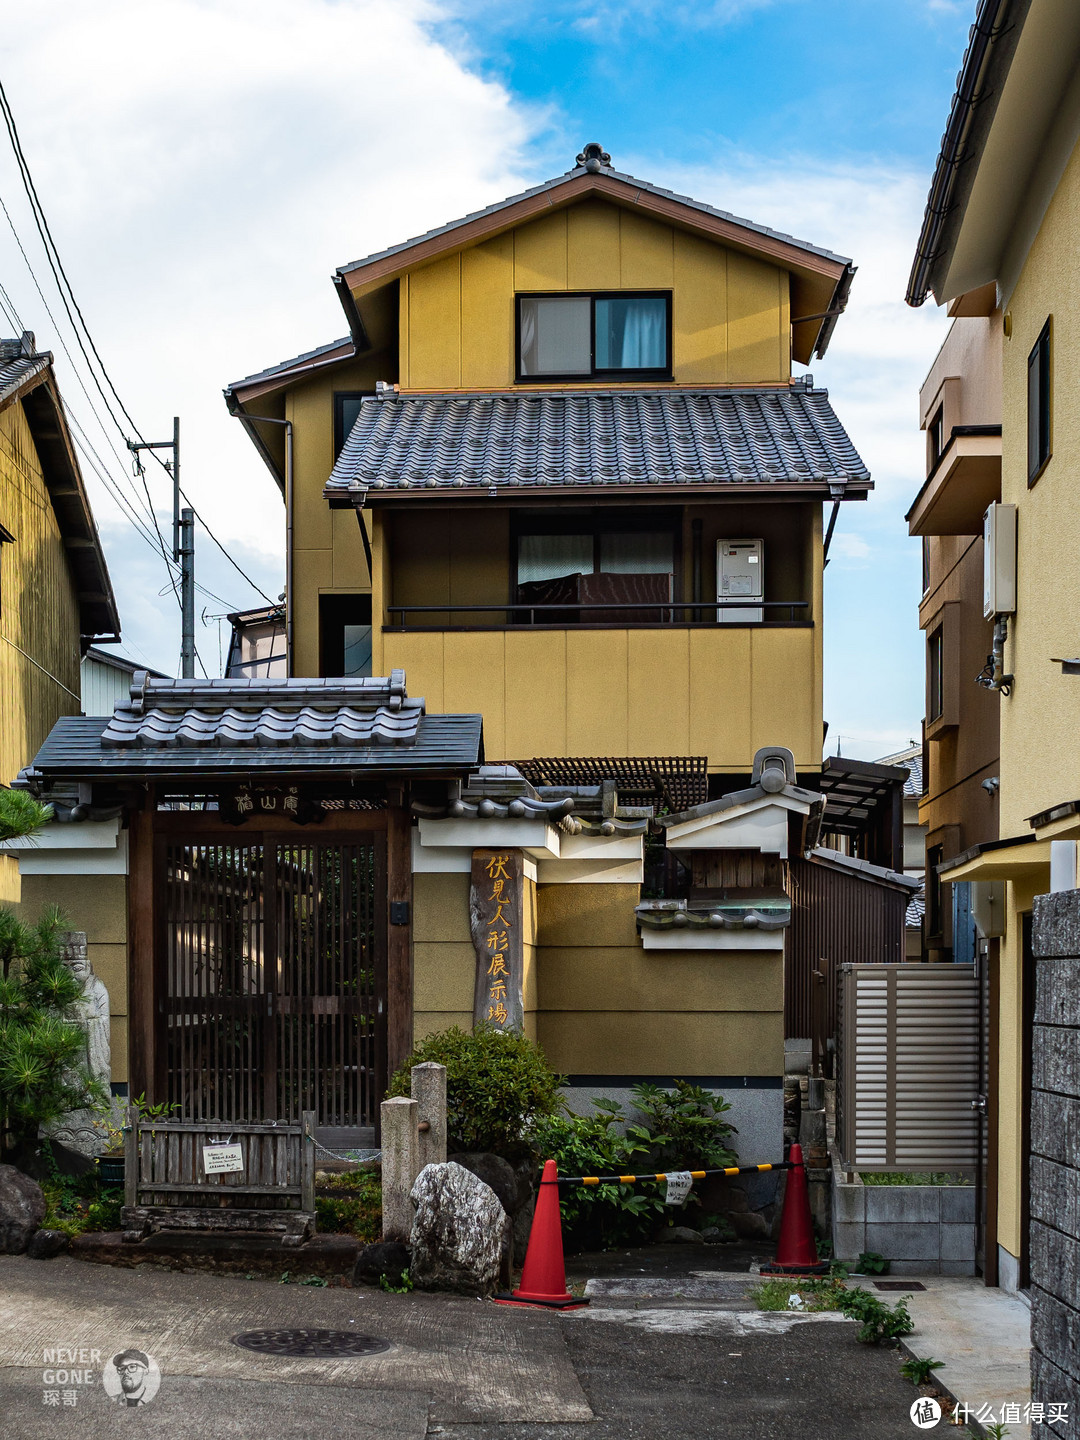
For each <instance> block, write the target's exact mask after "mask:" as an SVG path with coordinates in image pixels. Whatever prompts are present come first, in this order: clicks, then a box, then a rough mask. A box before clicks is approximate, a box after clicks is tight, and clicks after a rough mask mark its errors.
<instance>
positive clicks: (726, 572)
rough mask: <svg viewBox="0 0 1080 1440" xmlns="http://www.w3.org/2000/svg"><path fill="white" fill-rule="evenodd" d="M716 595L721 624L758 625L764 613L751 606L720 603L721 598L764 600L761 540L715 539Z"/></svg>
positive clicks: (763, 555)
mask: <svg viewBox="0 0 1080 1440" xmlns="http://www.w3.org/2000/svg"><path fill="white" fill-rule="evenodd" d="M716 598H717V600H718V601H720V602H721V608H720V609H719V610H718V611H717V613H716V618H717V620H718V621H719V623H720V624H721V625H760V623H761V621H762V620H763V619H764V618H765V612H764V611H763V610H760V609H755V608H754V607H753V606H751V605H724V604H723V603H722V602H723V601H725V600H741V601H748V600H764V599H765V547H764V544H763V542H762V541H761V540H718V541H717V542H716Z"/></svg>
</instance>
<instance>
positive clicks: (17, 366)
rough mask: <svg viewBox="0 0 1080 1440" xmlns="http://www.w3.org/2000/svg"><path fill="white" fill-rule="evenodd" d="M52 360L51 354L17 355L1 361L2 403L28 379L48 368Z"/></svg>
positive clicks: (0, 389) (0, 402)
mask: <svg viewBox="0 0 1080 1440" xmlns="http://www.w3.org/2000/svg"><path fill="white" fill-rule="evenodd" d="M51 361H52V356H51V355H49V354H41V355H16V356H15V357H14V358H13V359H10V360H4V361H0V405H2V404H3V403H4V401H5V400H6V399H7V398H8V396H9V395H11V394H12V393H13V392H14V391H16V390H17V389H18V388H19V386H20V385H22V384H23V383H24V382H25V381H26V380H29V379H30V378H31V377H32V376H34V375H40V374H41V373H42V371H45V370H47V369H48V368H49V364H50V362H51Z"/></svg>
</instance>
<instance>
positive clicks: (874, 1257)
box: [856, 1250, 892, 1275]
mask: <svg viewBox="0 0 1080 1440" xmlns="http://www.w3.org/2000/svg"><path fill="white" fill-rule="evenodd" d="M856 1265H857V1266H858V1269H859V1273H860V1274H861V1275H888V1273H889V1271H890V1270H891V1269H892V1261H891V1260H886V1259H885V1256H884V1255H879V1254H878V1252H877V1251H876V1250H864V1251H863V1252H862V1254H861V1255H860V1256H859V1258H858V1260H857V1261H856Z"/></svg>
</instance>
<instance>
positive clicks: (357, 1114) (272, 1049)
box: [157, 832, 386, 1128]
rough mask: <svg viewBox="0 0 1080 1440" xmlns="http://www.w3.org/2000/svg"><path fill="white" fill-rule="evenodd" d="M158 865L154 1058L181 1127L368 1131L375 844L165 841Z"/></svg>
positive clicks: (382, 963)
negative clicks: (302, 1125) (261, 1125)
mask: <svg viewBox="0 0 1080 1440" xmlns="http://www.w3.org/2000/svg"><path fill="white" fill-rule="evenodd" d="M157 859H158V876H159V883H158V894H159V895H160V896H161V897H162V902H163V903H162V905H161V907H160V910H159V916H160V919H159V926H160V929H159V932H158V966H157V971H158V1021H159V1026H160V1029H159V1037H160V1039H159V1053H160V1054H162V1057H163V1075H162V1080H163V1089H164V1098H165V1099H166V1100H167V1101H168V1102H169V1103H170V1104H174V1105H177V1106H178V1107H179V1109H178V1111H177V1112H176V1113H177V1115H178V1117H179V1118H181V1119H184V1120H210V1119H213V1120H223V1121H230V1120H234V1121H238V1122H243V1121H261V1120H278V1121H285V1122H288V1123H293V1124H295V1123H298V1122H299V1121H300V1118H301V1115H302V1113H303V1112H304V1111H308V1110H313V1111H314V1112H315V1115H316V1124H317V1125H320V1126H334V1127H338V1126H340V1127H348V1128H353V1127H367V1126H374V1125H376V1124H377V1123H378V1108H379V1101H380V1100H381V1098H382V1096H383V1093H384V1091H385V1087H386V1073H385V1072H386V1040H385V1034H386V1015H385V1010H386V947H385V943H384V933H383V924H382V915H383V912H384V910H385V897H386V874H385V862H384V844H383V838H382V836H381V835H379V834H368V835H360V834H357V833H356V832H352V833H349V834H347V835H341V836H328V835H320V836H319V838H318V839H317V840H316V839H309V838H306V837H302V838H294V837H293V836H292V835H282V834H281V832H263V833H253V834H252V833H247V832H245V833H244V835H243V837H242V838H240V837H237V836H219V835H200V836H197V837H193V836H182V835H171V834H170V835H162V836H160V837H159V841H158V857H157ZM159 1073H161V1072H159Z"/></svg>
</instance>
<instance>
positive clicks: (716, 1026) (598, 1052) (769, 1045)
mask: <svg viewBox="0 0 1080 1440" xmlns="http://www.w3.org/2000/svg"><path fill="white" fill-rule="evenodd" d="M638 895H639V888H638V886H636V885H541V886H539V887H537V886H535V885H533V884H532V882H531V881H529V882H527V883H526V954H525V1030H526V1033H527V1034H528V1035H530V1036H531V1037H532V1038H534V1039H536V1040H538V1041H539V1042H540V1044H541V1045H542V1047H543V1049H544V1051H545V1053H546V1054H547V1057H548V1060H549V1061H550V1062H551V1064H552V1066H553V1067H554V1068H555V1069H556V1070H559V1071H561V1072H563V1073H565V1074H573V1075H588V1074H592V1075H638V1074H641V1075H650V1074H652V1075H778V1074H782V1073H783V1064H784V1013H783V1012H784V967H783V960H782V957H781V956H780V955H779V954H775V955H774V954H773V953H772V952H761V951H758V952H750V951H747V952H738V951H693V950H687V951H677V950H676V951H663V952H656V951H650V952H646V951H645V950H644V949H643V948H642V944H641V941H640V939H639V937H638V934H637V931H636V928H635V924H634V906H635V905H636V904H637V900H638ZM534 926H535V929H534ZM533 936H535V944H534V943H532V937H533ZM413 940H414V946H413V966H414V1018H413V1025H414V1037H415V1039H417V1040H419V1039H421V1038H422V1037H423V1036H424V1035H428V1034H431V1033H432V1032H433V1031H436V1030H443V1029H445V1028H446V1027H447V1026H449V1025H461V1026H462V1027H463V1028H465V1029H468V1028H470V1027H471V1025H472V999H473V981H474V977H475V973H476V970H475V966H476V960H475V952H474V951H473V947H472V944H471V942H470V940H469V876H468V875H466V874H453V875H414V876H413Z"/></svg>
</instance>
